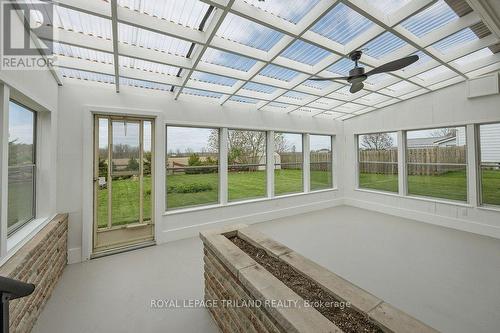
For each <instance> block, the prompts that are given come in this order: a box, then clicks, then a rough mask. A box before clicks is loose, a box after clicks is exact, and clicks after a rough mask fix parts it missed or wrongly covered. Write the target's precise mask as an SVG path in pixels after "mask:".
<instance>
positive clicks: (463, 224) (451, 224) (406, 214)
mask: <svg viewBox="0 0 500 333" xmlns="http://www.w3.org/2000/svg"><path fill="white" fill-rule="evenodd" d="M343 201H344V204H345V205H347V206H353V207H358V208H363V209H368V210H372V211H376V212H379V213H384V214H387V215H393V216H398V217H403V218H407V219H411V220H415V221H420V222H424V223H429V224H434V225H438V226H442V227H446V228H451V229H457V230H461V231H466V232H470V233H474V234H478V235H482V236H489V237H494V238H498V239H500V228H499V227H496V226H492V225H488V224H483V223H479V222H475V221H469V220H464V219H458V218H453V217H447V216H442V215H436V214H430V213H426V212H422V211H417V210H411V209H406V208H400V207H396V206H389V205H382V204H380V203H376V202H371V201H364V200H358V199H353V198H344V199H343Z"/></svg>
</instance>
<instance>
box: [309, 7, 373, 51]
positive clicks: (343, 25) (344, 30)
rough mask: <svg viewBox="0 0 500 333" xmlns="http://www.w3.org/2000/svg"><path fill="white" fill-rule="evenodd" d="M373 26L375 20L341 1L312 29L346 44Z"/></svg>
mask: <svg viewBox="0 0 500 333" xmlns="http://www.w3.org/2000/svg"><path fill="white" fill-rule="evenodd" d="M372 26H373V22H371V21H370V20H368V19H367V18H365V17H364V16H362V15H361V14H358V13H357V12H355V11H354V10H352V9H351V8H349V7H347V6H346V5H344V4H343V3H339V4H338V5H337V6H335V7H334V8H333V9H332V10H330V12H329V13H328V14H326V15H325V16H324V17H323V18H322V19H321V20H319V22H318V23H316V24H315V25H314V27H313V28H312V29H311V30H312V31H314V32H315V33H317V34H320V35H322V36H324V37H327V38H329V39H331V40H333V41H335V42H337V43H340V44H342V45H344V44H347V43H348V42H349V41H351V40H353V39H354V38H356V37H357V36H359V35H361V34H362V33H363V32H365V31H366V30H368V29H369V28H371V27H372Z"/></svg>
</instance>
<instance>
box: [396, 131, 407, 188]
mask: <svg viewBox="0 0 500 333" xmlns="http://www.w3.org/2000/svg"><path fill="white" fill-rule="evenodd" d="M406 163H407V161H406V132H405V131H398V192H399V195H406V193H407V189H408V173H407V164H406Z"/></svg>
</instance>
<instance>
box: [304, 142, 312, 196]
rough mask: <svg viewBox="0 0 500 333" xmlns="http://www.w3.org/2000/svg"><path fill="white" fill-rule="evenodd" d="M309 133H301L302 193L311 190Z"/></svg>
mask: <svg viewBox="0 0 500 333" xmlns="http://www.w3.org/2000/svg"><path fill="white" fill-rule="evenodd" d="M310 151H311V147H310V135H309V134H307V133H306V134H302V182H303V184H302V185H303V189H304V193H308V192H310V191H311V154H310Z"/></svg>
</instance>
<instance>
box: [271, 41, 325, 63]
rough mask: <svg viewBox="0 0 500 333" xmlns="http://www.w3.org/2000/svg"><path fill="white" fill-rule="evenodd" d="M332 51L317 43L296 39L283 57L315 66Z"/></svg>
mask: <svg viewBox="0 0 500 333" xmlns="http://www.w3.org/2000/svg"><path fill="white" fill-rule="evenodd" d="M330 54H331V53H330V52H328V51H327V50H325V49H322V48H320V47H317V46H315V45H312V44H309V43H306V42H303V41H301V40H296V41H295V42H294V43H293V44H292V45H290V46H289V47H288V48H287V49H286V50H285V51H283V53H282V54H281V56H282V57H284V58H287V59H291V60H295V61H298V62H301V63H304V64H307V65H311V66H314V65H316V64H317V63H318V62H319V61H321V60H323V59H324V58H326V57H327V56H328V55H330Z"/></svg>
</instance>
